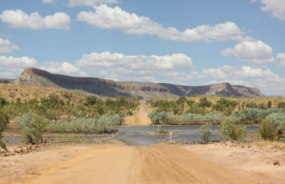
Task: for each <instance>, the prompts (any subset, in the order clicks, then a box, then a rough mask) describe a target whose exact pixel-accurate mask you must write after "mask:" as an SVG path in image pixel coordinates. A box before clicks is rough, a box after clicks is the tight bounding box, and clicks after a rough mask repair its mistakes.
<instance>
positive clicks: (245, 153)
mask: <svg viewBox="0 0 285 184" xmlns="http://www.w3.org/2000/svg"><path fill="white" fill-rule="evenodd" d="M254 144H255V143H249V144H246V143H244V144H241V145H236V144H231V143H228V145H227V146H226V145H224V144H222V143H221V144H211V145H206V146H204V145H193V146H192V145H191V146H185V147H183V149H184V150H186V151H189V152H190V153H192V154H197V155H199V156H201V157H203V158H204V159H205V162H206V161H207V160H212V161H215V162H216V163H220V164H222V165H223V166H224V167H226V168H228V169H229V170H231V171H233V172H235V173H240V174H241V175H242V176H244V177H245V178H251V177H252V178H256V179H257V180H258V181H260V182H259V183H280V184H284V183H285V151H284V150H277V149H276V148H275V146H274V145H270V144H268V145H267V146H263V147H260V146H255V145H254ZM280 144H281V143H280ZM276 161H277V162H279V164H277V165H274V162H276Z"/></svg>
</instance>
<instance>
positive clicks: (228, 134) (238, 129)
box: [219, 118, 248, 141]
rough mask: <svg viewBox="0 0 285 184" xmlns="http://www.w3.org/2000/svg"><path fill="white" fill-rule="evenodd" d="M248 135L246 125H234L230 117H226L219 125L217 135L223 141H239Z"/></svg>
mask: <svg viewBox="0 0 285 184" xmlns="http://www.w3.org/2000/svg"><path fill="white" fill-rule="evenodd" d="M247 135H248V132H247V127H242V126H241V125H236V124H235V123H234V122H233V121H232V120H231V118H228V119H226V120H225V121H224V122H223V123H222V124H221V125H220V126H219V136H220V138H222V139H224V140H225V141H226V140H228V139H231V140H233V141H241V140H243V139H244V138H245V137H246V136H247Z"/></svg>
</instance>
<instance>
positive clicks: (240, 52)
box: [221, 41, 275, 64]
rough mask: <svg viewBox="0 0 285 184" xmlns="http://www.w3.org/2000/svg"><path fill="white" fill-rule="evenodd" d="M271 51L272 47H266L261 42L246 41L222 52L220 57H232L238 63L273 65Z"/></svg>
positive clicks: (273, 60)
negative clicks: (234, 57) (235, 58)
mask: <svg viewBox="0 0 285 184" xmlns="http://www.w3.org/2000/svg"><path fill="white" fill-rule="evenodd" d="M272 50H273V49H272V47H270V46H269V45H266V44H265V43H263V42H262V41H257V42H248V41H246V42H242V43H239V44H237V45H236V46H235V48H233V49H230V48H228V49H226V50H224V51H222V53H221V55H224V56H229V55H234V56H236V57H237V59H238V60H239V61H244V62H248V63H256V64H264V63H274V62H275V59H274V57H273V55H272Z"/></svg>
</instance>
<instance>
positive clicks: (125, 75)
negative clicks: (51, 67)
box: [76, 52, 195, 81]
mask: <svg viewBox="0 0 285 184" xmlns="http://www.w3.org/2000/svg"><path fill="white" fill-rule="evenodd" d="M76 66H78V67H84V68H88V69H91V70H93V71H95V72H96V73H100V74H101V75H104V76H109V78H110V76H111V78H112V79H114V78H115V79H117V80H133V79H134V78H137V79H140V81H141V80H143V79H146V77H150V76H155V75H159V76H168V77H176V78H180V80H183V77H187V79H191V77H190V76H189V75H188V76H187V75H186V74H183V72H184V71H188V72H189V71H194V70H195V66H194V65H193V62H192V59H191V58H190V57H188V56H186V55H185V54H173V55H166V56H156V55H152V56H145V55H124V54H120V53H113V54H112V53H110V52H102V53H91V54H89V55H86V54H85V55H83V57H82V58H81V59H80V60H77V61H76ZM192 78H193V77H192Z"/></svg>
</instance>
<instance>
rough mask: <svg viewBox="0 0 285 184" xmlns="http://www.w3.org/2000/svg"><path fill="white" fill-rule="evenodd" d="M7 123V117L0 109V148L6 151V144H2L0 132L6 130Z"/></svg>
mask: <svg viewBox="0 0 285 184" xmlns="http://www.w3.org/2000/svg"><path fill="white" fill-rule="evenodd" d="M8 123H9V117H8V115H7V113H5V112H4V111H3V110H2V109H0V147H2V148H3V149H5V150H7V148H6V144H5V143H4V142H2V138H3V136H2V132H4V130H5V129H6V128H7V125H8Z"/></svg>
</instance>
